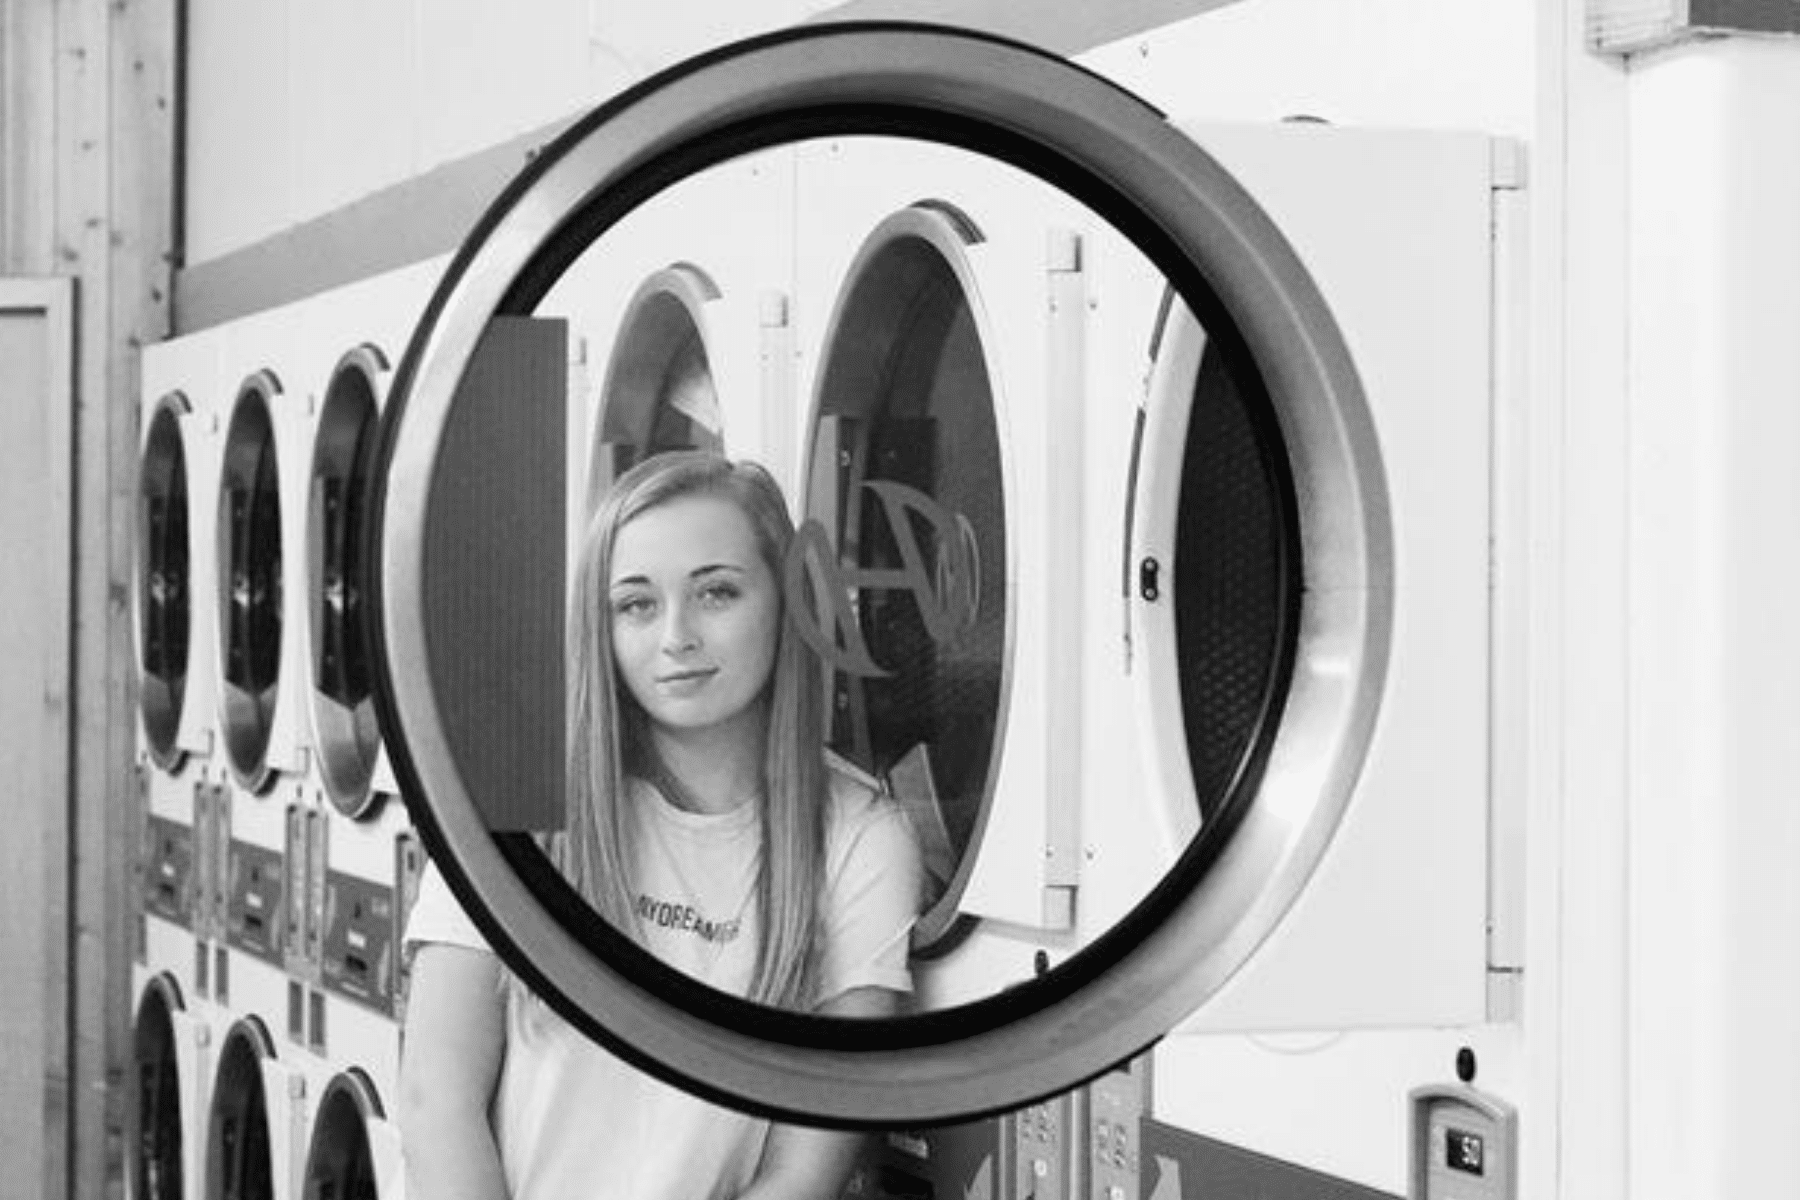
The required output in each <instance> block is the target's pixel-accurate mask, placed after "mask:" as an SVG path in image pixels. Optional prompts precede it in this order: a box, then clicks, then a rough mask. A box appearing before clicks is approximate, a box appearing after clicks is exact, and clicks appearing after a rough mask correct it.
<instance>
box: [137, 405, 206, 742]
mask: <svg viewBox="0 0 1800 1200" xmlns="http://www.w3.org/2000/svg"><path fill="white" fill-rule="evenodd" d="M186 411H187V402H186V400H185V398H183V397H182V396H181V395H180V394H179V393H177V394H173V395H170V396H166V397H164V398H163V399H162V400H160V401H158V402H157V405H156V410H155V414H154V415H153V416H152V417H151V418H150V432H149V434H148V436H147V437H146V438H145V440H144V453H143V461H142V463H141V465H140V468H139V476H138V542H137V571H138V578H137V603H138V614H137V615H138V654H139V666H140V667H141V671H140V696H139V701H140V705H141V710H142V714H143V721H144V735H145V738H146V740H147V741H148V743H149V748H150V754H151V757H152V758H153V759H154V760H155V761H156V763H157V765H158V766H160V767H163V768H164V769H173V768H174V767H175V766H177V765H178V764H179V762H180V759H181V757H182V756H181V753H180V751H179V750H178V748H177V747H176V744H175V743H176V736H177V734H178V733H179V732H180V729H181V710H182V703H183V700H184V698H185V696H186V693H187V676H188V643H189V638H190V635H191V631H192V628H193V603H194V599H193V588H192V580H191V577H190V572H189V562H188V558H189V546H188V473H187V451H186V449H185V447H184V445H183V442H182V437H181V415H182V414H183V413H185V412H186Z"/></svg>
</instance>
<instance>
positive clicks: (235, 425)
mask: <svg viewBox="0 0 1800 1200" xmlns="http://www.w3.org/2000/svg"><path fill="white" fill-rule="evenodd" d="M388 371H389V363H388V360H387V358H386V356H385V355H384V354H383V352H382V351H381V350H380V349H378V348H377V347H376V346H374V345H372V344H365V345H361V346H358V347H356V348H355V349H353V350H351V351H350V352H348V353H347V354H345V355H344V356H343V357H342V359H341V360H340V361H339V362H338V364H337V366H336V368H335V369H334V370H333V371H332V373H331V377H330V381H329V383H328V385H327V386H326V388H325V390H324V394H323V400H322V401H321V402H320V408H319V411H318V414H317V421H318V424H317V433H316V437H315V439H314V442H313V447H312V454H311V463H310V470H309V471H308V475H307V478H308V480H309V483H308V491H307V493H306V520H305V524H304V530H305V535H304V536H305V553H306V557H305V563H306V588H305V596H306V600H307V609H308V611H307V618H306V622H305V623H306V625H307V627H308V629H309V632H310V635H311V636H310V645H309V646H308V647H307V655H306V657H307V659H308V660H309V661H308V662H307V664H306V665H307V671H306V676H307V679H308V691H309V696H310V704H309V705H308V707H309V710H310V711H309V712H308V714H307V716H308V718H309V719H310V722H311V738H310V745H311V746H312V748H313V750H314V752H315V753H316V754H317V758H318V765H319V769H320V777H321V779H322V782H323V783H324V786H325V790H326V792H327V793H328V795H329V796H330V798H331V801H332V803H333V804H334V806H336V807H337V808H338V809H339V811H342V812H344V813H346V814H348V815H352V816H360V815H364V814H366V813H367V812H368V811H369V810H370V809H371V808H372V807H373V805H374V803H375V802H376V800H377V798H378V797H379V796H381V795H383V794H391V793H393V792H394V791H395V790H396V789H395V787H394V785H393V783H392V778H391V773H390V772H389V771H388V770H387V768H386V764H385V761H384V756H383V755H382V753H381V743H380V736H379V730H378V728H377V723H376V718H375V711H374V703H373V699H372V695H371V690H372V685H371V671H372V664H371V662H370V659H369V654H368V649H367V646H366V642H365V639H364V638H363V636H362V632H361V630H362V625H361V619H360V616H359V609H360V606H361V604H362V602H363V591H362V580H363V576H364V573H363V571H362V569H361V567H360V565H359V561H358V559H359V539H358V536H357V532H356V531H357V528H358V524H359V520H360V516H359V510H360V505H361V502H362V495H363V492H364V486H365V483H366V476H367V470H368V464H369V460H370V455H371V452H372V448H373V443H374V437H375V430H376V423H377V406H378V397H379V395H380V390H381V388H382V386H383V379H384V377H385V376H386V374H387V373H388ZM294 403H296V401H295V400H293V399H291V398H290V397H288V396H286V395H285V394H284V389H283V381H282V380H281V379H280V377H279V376H278V375H277V374H276V373H275V372H274V371H271V370H258V371H255V372H254V373H252V374H250V375H249V376H247V377H246V378H245V379H244V380H243V381H242V383H241V384H240V385H239V386H238V388H237V391H236V393H235V397H234V399H233V400H232V402H231V404H230V408H229V411H228V412H226V413H224V414H223V426H222V435H223V440H222V443H221V444H220V445H219V446H218V449H217V450H216V452H212V453H208V450H210V446H209V442H210V438H208V437H201V436H193V434H196V433H205V434H210V433H211V428H209V427H210V426H212V423H213V422H214V421H215V420H216V419H217V417H216V415H215V414H213V413H212V412H211V411H210V410H207V409H205V408H204V407H203V404H204V401H203V399H202V398H198V397H192V396H190V395H188V394H187V393H186V392H185V391H181V390H176V391H171V392H169V393H167V394H165V395H163V396H161V397H160V398H159V399H158V400H157V401H156V402H155V404H154V405H153V407H152V408H151V409H150V411H149V414H148V426H147V429H146V432H145V437H144V444H143V451H142V459H141V471H140V483H139V500H140V505H139V531H138V583H139V588H138V630H137V632H138V639H137V649H138V655H139V665H140V680H141V691H140V697H141V703H140V712H141V718H142V733H143V739H144V745H145V749H146V751H147V752H148V755H149V757H150V758H151V760H152V761H153V762H154V763H155V764H156V766H157V767H158V768H160V769H162V770H164V771H168V772H171V773H173V772H178V771H180V770H181V768H182V766H183V764H184V762H185V760H186V759H187V758H188V756H189V755H190V754H191V753H193V752H195V751H199V752H202V753H204V752H206V751H208V750H209V749H210V748H211V745H212V741H213V737H214V736H215V731H216V736H217V738H218V740H219V741H220V742H221V743H222V745H223V750H224V755H225V760H226V765H228V767H229V769H230V771H231V773H232V775H233V777H234V778H235V779H236V780H237V781H238V783H239V784H240V785H241V786H242V787H244V788H245V789H246V790H248V791H250V792H252V793H262V792H265V791H267V790H268V788H269V787H270V786H271V785H272V784H273V782H274V780H275V778H276V776H277V774H278V773H279V770H278V765H277V764H281V765H282V766H285V767H286V769H288V770H290V771H293V770H297V769H298V766H299V764H298V762H297V761H296V760H297V759H298V756H299V754H300V752H301V747H300V746H299V744H298V743H299V742H300V741H301V739H302V737H303V736H304V735H299V734H296V733H294V732H286V733H285V736H283V737H281V738H280V741H281V742H282V744H280V745H277V744H276V742H277V739H278V735H277V712H278V710H279V709H282V708H283V707H285V706H286V705H287V704H289V703H292V702H291V701H288V700H286V699H285V698H284V696H283V679H282V675H283V670H284V667H285V666H286V655H287V653H288V651H287V645H286V644H287V641H288V640H289V639H292V638H294V637H296V636H298V634H299V631H298V630H297V629H296V628H295V626H296V625H297V624H298V622H297V621H296V620H295V616H296V613H295V609H294V606H291V605H289V604H288V603H287V602H286V597H287V594H288V590H289V588H290V587H291V586H292V585H291V583H290V582H289V579H290V578H291V575H290V574H289V571H290V570H291V568H290V567H289V565H288V564H289V562H290V561H291V558H290V555H291V553H292V548H291V546H290V544H289V542H290V539H291V537H292V533H291V530H292V529H293V528H294V526H293V525H292V524H291V523H289V522H288V521H287V520H286V519H285V517H284V513H283V507H284V506H283V499H282V483H281V475H282V471H283V470H284V469H292V468H291V467H290V466H288V464H285V463H283V462H282V461H281V455H280V453H279V452H278V442H279V441H280V440H281V439H280V437H279V433H278V431H279V429H280V426H281V423H282V422H283V421H285V420H288V419H289V416H288V414H287V413H286V412H284V409H285V408H286V407H288V406H290V405H292V404H294ZM184 431H190V432H184ZM203 481H204V483H212V482H214V481H216V491H210V494H206V491H208V490H210V489H206V490H203ZM202 505H207V506H210V507H211V509H212V514H211V519H210V521H208V522H207V525H209V526H210V529H211V531H212V535H213V536H212V538H211V539H210V540H211V541H212V542H213V545H212V546H211V547H210V551H211V553H208V552H207V548H202V547H201V546H200V545H199V544H198V542H197V539H196V538H195V536H194V534H195V532H196V531H195V530H193V529H192V528H191V527H190V524H191V522H193V521H195V519H196V517H197V516H200V515H201V514H200V508H201V506H202ZM199 532H201V533H202V534H203V533H204V527H203V529H202V530H201V531H199ZM209 563H210V564H216V567H215V568H214V569H211V570H207V569H204V568H205V566H206V565H207V564H209ZM208 593H210V594H208ZM209 701H211V702H212V703H211V704H210V705H209V703H208V702H209ZM209 709H211V711H209ZM378 773H379V774H380V776H381V778H379V779H378Z"/></svg>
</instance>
